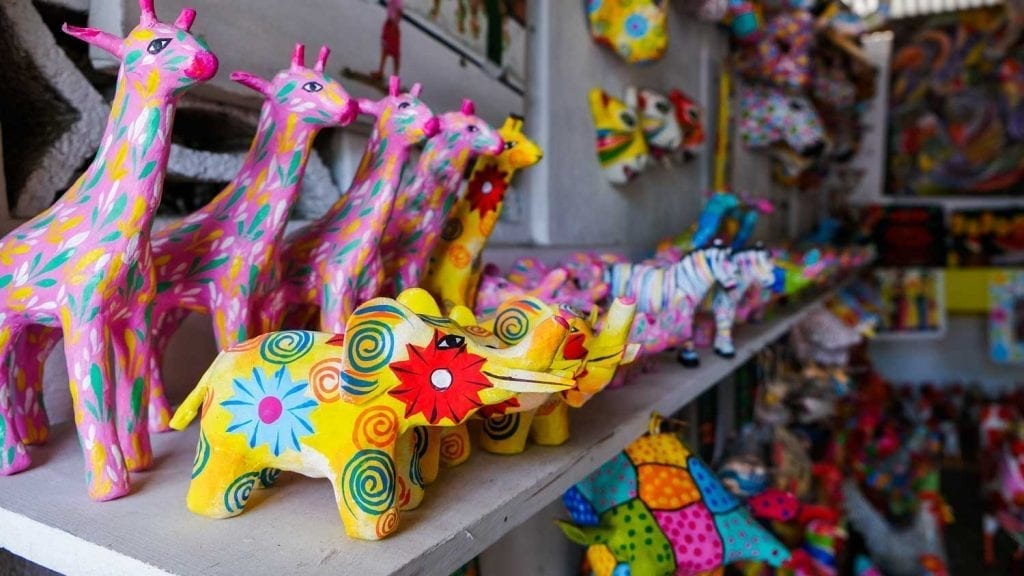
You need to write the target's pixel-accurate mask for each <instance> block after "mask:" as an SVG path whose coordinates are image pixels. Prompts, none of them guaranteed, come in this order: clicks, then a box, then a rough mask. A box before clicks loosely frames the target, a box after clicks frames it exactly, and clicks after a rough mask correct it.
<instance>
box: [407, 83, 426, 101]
mask: <svg viewBox="0 0 1024 576" xmlns="http://www.w3.org/2000/svg"><path fill="white" fill-rule="evenodd" d="M409 93H410V94H412V95H413V96H415V97H417V98H419V97H420V94H421V93H423V85H422V84H420V83H419V82H417V83H415V84H413V85H412V90H409Z"/></svg>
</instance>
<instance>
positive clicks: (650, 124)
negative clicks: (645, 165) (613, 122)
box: [625, 86, 683, 162]
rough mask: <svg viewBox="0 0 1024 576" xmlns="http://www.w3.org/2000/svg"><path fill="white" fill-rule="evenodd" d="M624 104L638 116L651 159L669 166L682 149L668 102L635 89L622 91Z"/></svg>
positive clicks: (678, 131)
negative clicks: (668, 163) (666, 163)
mask: <svg viewBox="0 0 1024 576" xmlns="http://www.w3.org/2000/svg"><path fill="white" fill-rule="evenodd" d="M625 100H626V105H627V106H629V107H630V108H632V109H633V110H636V111H637V112H638V113H639V115H640V127H641V129H642V130H643V133H644V139H645V140H647V146H648V147H649V148H650V150H651V155H652V156H654V157H655V158H657V159H662V160H664V161H665V162H669V159H670V158H671V155H672V154H673V153H675V152H676V151H677V150H679V149H680V147H681V146H682V145H683V130H682V127H681V126H680V125H679V119H678V117H677V115H676V111H675V106H674V105H673V104H672V101H671V100H670V99H669V98H667V97H665V96H662V95H661V94H658V93H657V92H655V91H654V90H650V89H647V88H636V87H635V86H629V87H627V88H626V94H625Z"/></svg>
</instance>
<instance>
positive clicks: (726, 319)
mask: <svg viewBox="0 0 1024 576" xmlns="http://www.w3.org/2000/svg"><path fill="white" fill-rule="evenodd" d="M731 259H732V263H733V266H734V267H735V269H736V277H737V280H736V285H735V286H733V288H732V290H726V289H725V288H723V287H721V286H719V287H717V288H716V290H715V295H714V296H713V299H712V301H711V308H712V310H713V311H714V315H715V341H714V350H715V353H717V354H718V355H719V356H722V357H723V358H732V357H733V356H735V355H736V347H735V346H734V345H733V340H732V328H733V326H734V325H735V323H736V309H737V307H738V306H739V303H740V301H742V300H743V299H744V297H745V296H746V294H747V291H748V290H751V289H754V290H767V289H769V288H771V287H772V286H774V285H775V261H774V260H773V259H772V257H771V254H770V253H769V252H768V250H766V249H765V248H764V247H763V246H760V245H758V246H756V247H754V248H752V249H749V250H739V251H736V252H733V253H732V256H731Z"/></svg>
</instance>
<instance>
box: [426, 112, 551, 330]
mask: <svg viewBox="0 0 1024 576" xmlns="http://www.w3.org/2000/svg"><path fill="white" fill-rule="evenodd" d="M498 133H499V134H500V135H501V138H502V140H504V142H505V150H504V151H503V152H502V153H501V154H498V155H497V156H484V157H481V158H479V159H478V160H477V162H476V165H475V166H474V168H473V171H472V172H471V173H470V175H469V178H468V179H467V184H466V190H465V192H464V193H463V194H462V197H461V198H460V199H459V201H458V203H456V204H455V207H454V208H452V213H451V217H449V218H448V221H447V222H446V223H445V226H444V230H443V231H442V232H441V239H440V240H439V241H438V243H437V245H436V246H435V247H434V251H433V254H432V255H431V258H430V265H429V266H428V268H427V274H426V277H425V278H424V279H423V281H422V282H420V287H421V288H425V289H426V290H427V291H428V292H430V293H431V294H433V295H434V297H435V298H437V301H438V302H440V303H441V307H442V308H443V309H444V311H445V312H448V311H451V309H452V308H454V307H455V306H459V305H462V306H469V307H470V308H472V307H473V305H474V302H473V300H474V298H475V296H476V288H477V285H479V283H480V274H481V272H482V271H483V267H482V265H481V264H482V262H481V259H480V255H481V254H482V253H483V251H484V247H485V246H486V245H487V239H488V238H490V236H491V232H493V231H494V224H495V222H497V220H498V217H499V216H500V215H501V209H502V206H503V205H504V202H505V193H506V192H507V191H508V187H509V184H510V183H511V182H512V177H513V176H514V175H515V173H516V172H517V171H518V170H521V169H523V168H526V167H528V166H533V165H534V164H536V163H537V162H540V159H541V158H542V157H543V156H544V153H543V151H542V150H541V149H540V146H538V145H537V144H535V143H534V142H533V141H532V140H530V139H529V138H527V137H526V134H524V133H523V119H522V118H520V117H519V116H515V115H511V116H509V117H508V118H506V119H505V124H504V125H502V127H501V129H500V130H498Z"/></svg>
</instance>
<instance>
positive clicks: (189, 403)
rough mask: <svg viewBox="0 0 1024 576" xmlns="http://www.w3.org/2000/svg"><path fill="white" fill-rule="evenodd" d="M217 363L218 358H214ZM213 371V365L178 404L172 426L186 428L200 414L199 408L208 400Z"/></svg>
mask: <svg viewBox="0 0 1024 576" xmlns="http://www.w3.org/2000/svg"><path fill="white" fill-rule="evenodd" d="M216 363H217V362H216V360H214V365H216ZM213 373H214V370H213V366H211V367H210V369H209V370H207V371H206V373H205V374H203V377H202V378H200V379H199V384H196V387H195V388H194V389H193V390H192V391H191V392H189V394H188V397H186V398H185V401H184V402H182V403H181V406H178V409H177V410H175V411H174V417H173V418H171V428H174V429H175V430H184V429H185V428H187V427H188V425H189V423H190V422H192V420H194V419H195V417H196V414H199V409H200V408H201V407H202V405H203V402H204V401H205V400H206V395H207V390H208V389H209V388H210V384H211V375H212V374H213Z"/></svg>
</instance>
